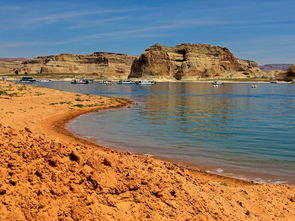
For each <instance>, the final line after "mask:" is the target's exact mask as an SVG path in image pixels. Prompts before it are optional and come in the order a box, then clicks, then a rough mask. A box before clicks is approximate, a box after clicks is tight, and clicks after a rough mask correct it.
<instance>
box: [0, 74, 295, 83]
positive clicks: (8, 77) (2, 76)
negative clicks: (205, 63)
mask: <svg viewBox="0 0 295 221" xmlns="http://www.w3.org/2000/svg"><path fill="white" fill-rule="evenodd" d="M59 75H60V76H59ZM63 75H66V77H62V76H63ZM26 76H32V77H33V78H34V79H36V80H37V81H38V80H41V79H46V80H51V81H65V82H70V81H71V80H73V79H75V78H78V79H79V78H86V79H93V80H94V81H95V82H101V81H103V80H110V81H113V82H118V81H119V80H127V79H98V78H95V77H91V76H87V75H80V74H79V75H75V74H72V75H69V74H57V75H56V76H55V75H54V74H50V75H47V74H45V75H40V74H32V75H30V74H28V75H25V74H22V75H11V74H9V75H5V74H0V80H1V79H5V80H8V81H18V80H19V79H20V78H21V77H26ZM143 79H145V78H142V79H141V78H131V79H129V80H133V81H138V80H143ZM147 79H148V80H154V81H155V82H161V83H167V82H173V83H175V82H176V83H212V82H214V81H221V82H223V83H243V84H246V83H248V84H259V83H280V84H286V83H287V84H289V83H292V82H290V81H279V80H271V79H248V78H244V79H198V80H195V79H189V80H186V79H185V80H176V79H169V78H151V79H149V78H147Z"/></svg>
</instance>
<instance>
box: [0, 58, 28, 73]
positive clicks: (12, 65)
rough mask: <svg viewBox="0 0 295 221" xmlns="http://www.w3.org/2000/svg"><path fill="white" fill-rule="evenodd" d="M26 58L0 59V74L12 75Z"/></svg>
mask: <svg viewBox="0 0 295 221" xmlns="http://www.w3.org/2000/svg"><path fill="white" fill-rule="evenodd" d="M26 60H28V59H26V58H0V74H10V73H14V71H15V70H17V69H18V68H19V67H20V66H21V64H22V63H23V62H24V61H26Z"/></svg>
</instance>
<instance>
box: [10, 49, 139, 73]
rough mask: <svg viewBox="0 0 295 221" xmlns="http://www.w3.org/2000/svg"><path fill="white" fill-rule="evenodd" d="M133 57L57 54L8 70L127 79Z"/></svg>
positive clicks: (23, 63)
mask: <svg viewBox="0 0 295 221" xmlns="http://www.w3.org/2000/svg"><path fill="white" fill-rule="evenodd" d="M135 58H136V57H135V56H131V55H126V54H116V53H107V52H95V53H93V54H89V55H74V54H59V55H52V56H42V57H36V58H33V59H29V60H27V61H24V62H22V63H21V64H18V65H17V66H16V67H13V68H11V69H10V70H9V73H14V70H15V69H17V70H18V71H19V73H25V72H27V73H29V74H55V73H60V74H85V75H92V76H95V77H98V78H127V76H128V74H129V72H130V67H131V64H132V62H133V60H134V59H135Z"/></svg>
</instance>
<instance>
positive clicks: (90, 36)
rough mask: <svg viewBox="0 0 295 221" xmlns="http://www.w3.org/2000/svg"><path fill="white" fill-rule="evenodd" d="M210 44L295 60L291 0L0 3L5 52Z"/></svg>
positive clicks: (264, 59) (135, 51)
mask: <svg viewBox="0 0 295 221" xmlns="http://www.w3.org/2000/svg"><path fill="white" fill-rule="evenodd" d="M184 42H189V43H196V44H198V43H207V44H212V45H221V46H224V47H228V48H229V49H230V50H231V51H232V52H233V53H234V54H235V55H236V56H237V57H239V58H243V59H249V60H255V61H257V62H258V63H259V64H265V63H295V1H294V0H281V1H278V0H276V1H274V0H255V1H253V0H247V1H246V0H244V1H241V0H182V1H179V0H177V1H176V0H170V1H161V0H158V1H154V0H148V1H140V0H137V1H135V0H118V1H111V0H109V1H106V0H103V1H100V0H97V1H94V0H92V1H91V0H83V1H75V0H60V1H56V0H51V1H34V0H31V1H30V0H26V1H24V0H22V1H21V0H10V1H7V0H0V57H35V56H43V55H51V54H58V53H74V54H88V53H93V52H95V51H110V52H118V53H127V54H132V55H139V54H141V53H142V52H143V51H144V50H145V49H146V48H148V47H149V46H151V45H153V44H155V43H160V44H163V45H167V46H174V45H177V44H180V43H184Z"/></svg>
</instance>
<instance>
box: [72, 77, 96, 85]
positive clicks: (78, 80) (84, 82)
mask: <svg viewBox="0 0 295 221" xmlns="http://www.w3.org/2000/svg"><path fill="white" fill-rule="evenodd" d="M92 83H93V80H92V79H84V78H83V79H73V80H72V81H71V84H92Z"/></svg>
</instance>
